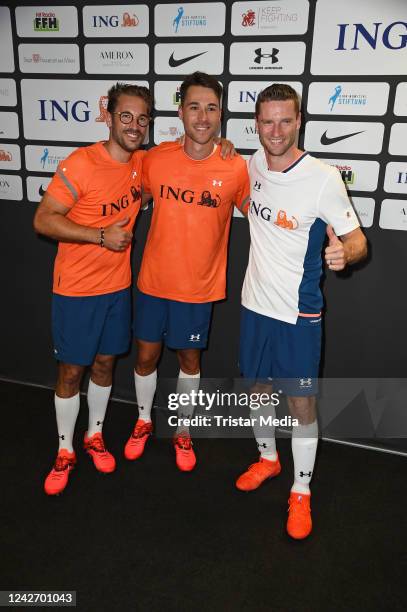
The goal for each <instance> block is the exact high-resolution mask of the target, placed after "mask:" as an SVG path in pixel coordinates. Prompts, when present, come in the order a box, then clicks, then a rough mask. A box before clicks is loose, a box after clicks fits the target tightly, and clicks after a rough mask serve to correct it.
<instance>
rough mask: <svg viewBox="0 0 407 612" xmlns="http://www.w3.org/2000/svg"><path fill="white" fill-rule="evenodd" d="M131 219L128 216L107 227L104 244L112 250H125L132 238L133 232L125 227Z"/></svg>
mask: <svg viewBox="0 0 407 612" xmlns="http://www.w3.org/2000/svg"><path fill="white" fill-rule="evenodd" d="M129 221H130V219H129V218H128V217H126V218H125V219H122V220H121V221H118V222H117V223H113V225H109V226H108V227H105V238H104V246H105V247H106V248H107V249H110V250H111V251H125V250H126V249H127V247H128V246H129V244H130V243H131V240H132V237H133V235H132V233H131V232H129V231H127V230H125V229H123V228H124V226H125V225H127V224H128V222H129Z"/></svg>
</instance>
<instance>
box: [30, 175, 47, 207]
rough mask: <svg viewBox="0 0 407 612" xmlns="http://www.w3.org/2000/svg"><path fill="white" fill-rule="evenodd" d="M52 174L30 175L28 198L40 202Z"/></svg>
mask: <svg viewBox="0 0 407 612" xmlns="http://www.w3.org/2000/svg"><path fill="white" fill-rule="evenodd" d="M51 179H52V176H28V177H27V198H28V200H29V201H30V202H40V201H41V199H42V197H43V195H44V193H45V192H46V191H47V187H48V185H49V183H50V182H51Z"/></svg>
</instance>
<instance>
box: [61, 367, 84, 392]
mask: <svg viewBox="0 0 407 612" xmlns="http://www.w3.org/2000/svg"><path fill="white" fill-rule="evenodd" d="M82 372H83V368H81V367H78V366H69V365H66V366H65V367H64V368H63V369H61V370H60V373H59V382H60V383H61V384H63V385H64V386H65V387H70V388H72V390H74V391H75V392H77V391H78V390H79V385H80V382H81V378H82Z"/></svg>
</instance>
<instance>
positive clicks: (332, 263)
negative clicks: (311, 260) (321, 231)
mask: <svg viewBox="0 0 407 612" xmlns="http://www.w3.org/2000/svg"><path fill="white" fill-rule="evenodd" d="M326 234H327V236H328V238H329V244H328V246H327V247H326V249H325V261H326V264H327V266H328V268H329V269H330V270H333V271H334V272H339V271H340V270H343V269H344V267H345V266H346V256H345V247H344V245H343V242H342V241H341V240H339V238H338V236H337V235H336V234H335V232H334V230H333V228H332V225H328V227H327V228H326Z"/></svg>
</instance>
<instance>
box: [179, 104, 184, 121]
mask: <svg viewBox="0 0 407 612" xmlns="http://www.w3.org/2000/svg"><path fill="white" fill-rule="evenodd" d="M178 117H179V118H180V119H181V121H183V113H182V106H181V104H180V105H179V107H178Z"/></svg>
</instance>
